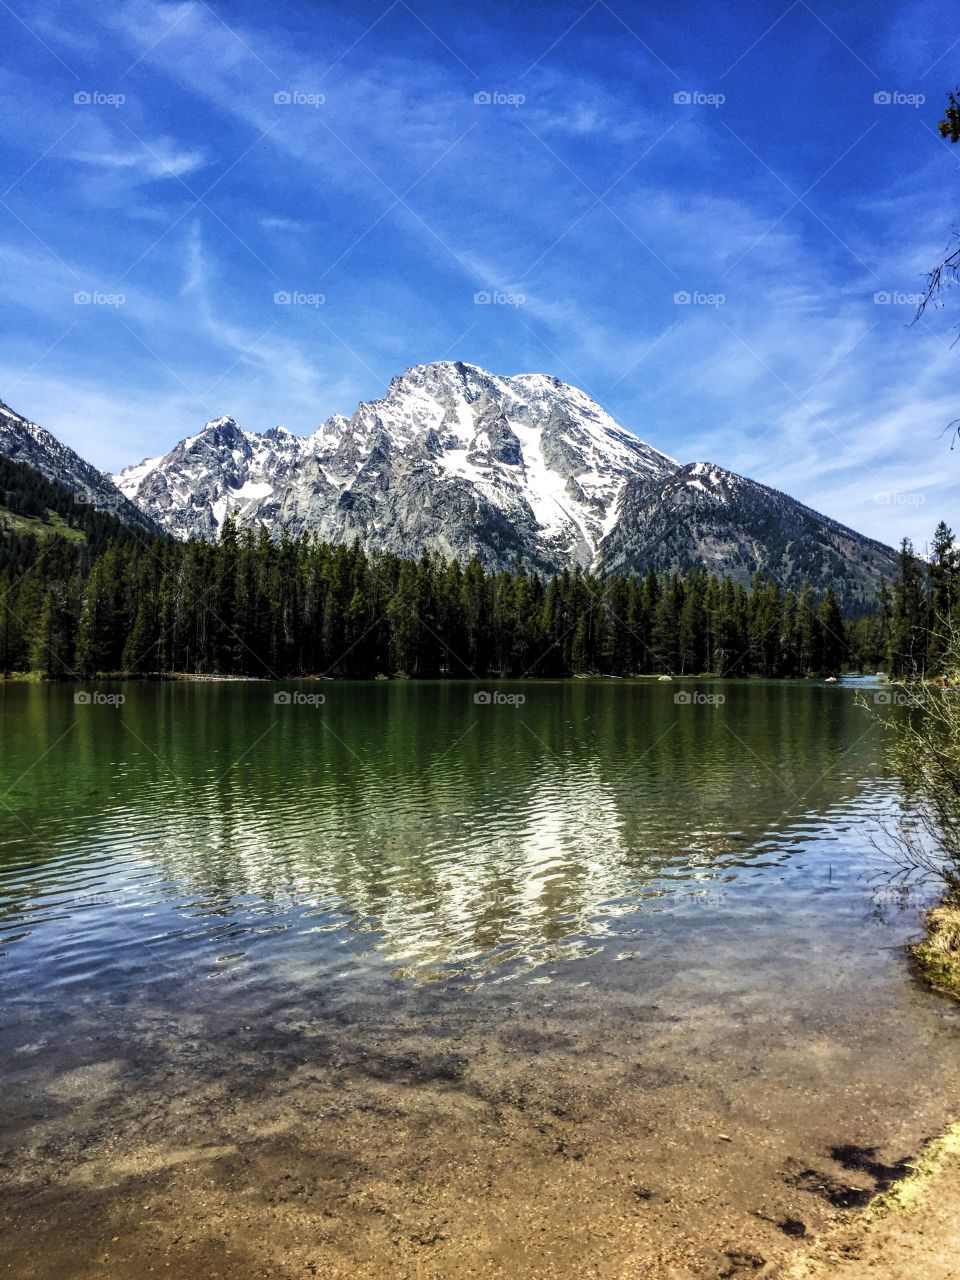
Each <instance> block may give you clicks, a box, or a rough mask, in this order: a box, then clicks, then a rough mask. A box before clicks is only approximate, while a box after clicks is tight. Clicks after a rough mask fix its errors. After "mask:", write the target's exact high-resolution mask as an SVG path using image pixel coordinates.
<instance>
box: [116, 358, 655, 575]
mask: <svg viewBox="0 0 960 1280" xmlns="http://www.w3.org/2000/svg"><path fill="white" fill-rule="evenodd" d="M676 467H677V463H676V462H675V461H674V460H673V459H672V458H668V457H666V455H664V454H662V453H659V452H657V450H656V449H653V448H651V447H650V446H649V445H647V444H644V443H643V442H642V441H641V440H638V439H637V437H636V436H634V435H631V434H630V433H629V432H628V431H625V430H624V429H623V428H622V427H620V426H618V425H617V423H616V422H614V421H613V419H612V418H611V417H610V416H609V415H608V414H607V413H605V412H604V411H603V410H602V409H601V408H600V407H599V405H597V404H595V403H594V402H593V401H592V400H591V399H590V398H589V397H588V396H586V395H584V393H583V392H582V391H578V390H577V389H576V388H575V387H571V386H568V385H567V384H566V383H563V382H560V381H559V380H558V379H556V378H548V377H544V376H543V375H540V374H521V375H520V376H518V377H514V378H500V377H496V376H495V375H493V374H490V373H486V372H485V371H484V370H483V369H478V368H476V367H475V366H473V365H466V364H460V363H447V362H443V363H438V364H428V365H419V366H417V367H416V368H414V369H409V370H408V371H407V372H406V373H405V374H404V375H403V376H402V377H400V378H394V380H393V381H392V382H391V384H390V389H389V391H388V392H387V394H386V395H385V396H384V397H383V398H382V399H380V400H374V401H371V402H370V403H366V404H361V405H359V406H358V408H357V411H356V413H354V415H353V417H351V418H344V417H340V416H336V417H333V418H331V419H330V420H329V421H328V422H326V423H324V424H323V426H321V427H320V428H319V430H317V431H316V432H315V433H314V434H313V435H312V436H308V437H306V438H303V437H297V436H294V435H291V434H290V432H288V431H286V430H285V429H284V428H282V427H276V428H274V429H273V430H272V431H268V432H267V433H266V434H265V435H255V434H253V433H252V432H247V431H243V430H242V429H241V428H240V427H238V426H237V424H236V422H234V420H233V419H232V418H218V419H217V420H216V421H214V422H210V423H208V424H207V426H206V427H205V428H204V430H203V431H202V432H200V434H199V435H196V436H190V437H189V438H188V439H186V440H183V441H181V442H180V444H178V445H177V446H176V448H175V449H173V450H172V451H171V452H170V453H168V454H167V455H166V456H165V457H162V458H152V459H148V460H147V461H145V462H142V463H140V464H139V466H136V467H128V468H127V469H126V470H125V471H123V472H121V474H120V475H119V476H117V477H115V479H116V481H117V484H118V485H119V487H120V489H121V490H122V491H123V492H124V493H125V494H126V495H127V496H128V497H129V498H131V499H132V500H133V501H135V502H136V503H138V504H139V505H140V506H141V507H142V508H143V510H144V511H147V512H149V513H150V515H152V516H153V517H154V518H155V519H156V520H158V521H159V522H160V523H161V524H162V525H163V526H164V528H166V529H169V530H170V532H172V533H174V534H176V535H177V536H178V537H184V538H186V537H205V538H209V537H215V536H216V533H217V530H218V529H219V527H220V525H221V524H222V522H223V520H224V518H225V517H226V515H227V514H233V515H235V516H236V518H237V519H238V521H239V522H240V523H241V524H253V523H258V522H260V521H263V522H264V523H265V524H266V525H267V526H268V527H269V528H271V529H277V528H281V527H282V528H285V529H287V530H288V531H290V532H292V533H299V532H301V531H303V530H311V531H314V532H316V533H318V534H319V535H320V536H321V537H322V538H326V539H330V540H333V541H340V540H342V539H352V538H354V537H359V538H360V540H361V542H363V543H364V544H366V545H368V546H379V547H385V548H387V549H389V550H391V551H394V552H396V553H397V554H400V555H413V556H416V555H419V554H420V552H421V551H422V550H423V548H424V546H428V547H431V548H434V549H436V550H439V551H442V552H443V553H444V554H445V555H448V556H459V557H461V558H469V556H471V555H473V554H474V553H476V554H477V555H479V557H480V559H481V560H482V561H483V562H484V563H485V564H486V565H488V566H495V565H501V564H512V563H513V560H514V558H515V557H516V555H517V554H521V555H522V556H523V557H524V560H525V561H526V562H527V563H528V564H529V565H531V566H532V567H535V568H538V569H542V570H544V571H554V570H556V569H558V568H561V567H563V566H564V565H571V566H572V565H573V564H580V565H583V566H584V567H588V566H590V565H592V564H594V563H595V562H596V559H597V554H598V550H599V547H600V543H601V542H602V540H603V538H604V537H605V536H606V534H607V533H609V531H610V529H611V528H612V526H613V524H614V522H615V521H616V519H617V510H618V504H619V499H620V495H621V494H622V492H623V491H624V489H625V487H626V485H627V483H628V481H630V480H640V479H649V478H651V477H659V478H666V477H667V476H669V475H670V474H672V472H673V471H674V470H675V469H676Z"/></svg>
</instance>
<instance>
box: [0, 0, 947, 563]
mask: <svg viewBox="0 0 960 1280" xmlns="http://www.w3.org/2000/svg"><path fill="white" fill-rule="evenodd" d="M0 30H2V33H3V40H2V54H0V57H2V60H3V68H4V74H3V79H2V82H0V113H2V128H0V137H2V162H0V193H2V195H0V298H2V315H3V322H2V324H3V342H2V346H0V398H2V399H3V400H5V401H6V402H7V403H9V404H10V405H11V406H12V407H13V408H14V409H16V410H17V411H19V412H21V413H23V414H25V415H27V416H28V417H31V418H33V419H35V420H36V421H38V422H40V423H42V424H43V425H44V426H46V427H48V428H49V429H50V430H52V431H53V432H54V433H55V434H56V435H58V436H59V437H60V438H61V439H63V440H64V441H66V442H67V443H69V444H70V445H72V446H73V447H74V448H75V449H77V450H78V451H79V452H80V453H81V454H83V455H84V456H85V457H87V458H89V459H90V460H91V461H92V462H94V463H96V464H97V465H98V466H101V467H104V468H106V469H116V468H119V467H120V466H122V465H125V464H127V463H130V462H136V461H139V460H140V459H141V458H142V457H144V456H147V455H151V454H156V453H160V452H163V451H165V450H166V449H168V448H170V447H171V446H172V445H173V444H174V443H175V442H176V441H177V440H178V439H179V438H181V437H182V436H184V435H186V434H191V433H193V432H195V431H196V430H197V429H198V428H199V427H200V425H202V423H203V422H204V421H206V420H207V419H209V418H213V417H216V416H219V415H220V414H223V413H229V414H232V415H233V416H234V417H236V418H237V420H238V421H239V422H240V423H241V424H242V425H243V426H245V427H248V428H250V429H252V430H258V431H262V430H266V429H267V428H268V427H270V426H273V425H274V424H276V423H278V422H281V423H283V424H284V425H286V426H288V427H289V428H290V429H291V430H294V431H298V432H301V433H307V432H309V431H311V430H313V429H314V428H315V427H316V426H317V425H318V424H319V423H320V422H321V421H323V420H324V419H325V418H326V417H327V416H328V415H329V414H330V413H332V412H346V413H349V412H351V411H352V409H353V408H354V407H355V405H356V403H357V401H358V400H360V399H369V398H371V397H375V396H377V395H379V394H382V393H383V391H384V390H385V388H386V386H387V383H388V382H389V379H390V378H391V377H392V376H393V375H395V374H397V373H399V372H401V371H402V370H403V369H404V368H406V367H408V366H410V365H412V364H417V363H421V362H424V361H427V360H435V359H441V358H446V359H463V360H467V361H470V362H473V363H476V364H480V365H483V366H484V367H486V368H489V369H492V370H494V371H495V372H497V373H504V374H509V373H519V372H529V371H542V372H548V373H551V374H555V375H556V376H558V377H561V378H564V379H565V380H567V381H569V382H573V383H575V384H576V385H579V386H581V387H583V388H584V389H585V390H586V391H588V392H589V393H590V394H591V395H593V396H594V397H595V398H596V399H598V400H599V401H601V403H602V404H603V405H604V406H605V407H606V408H607V409H609V410H610V412H612V413H613V414H614V416H615V417H616V418H617V419H618V420H619V421H620V422H622V423H623V424H624V426H626V427H628V428H629V429H631V430H633V431H635V432H637V434H638V435H640V436H641V437H643V438H644V439H646V440H648V441H650V442H651V443H652V444H654V445H656V446H657V447H658V448H660V449H663V450H664V451H665V452H667V453H670V454H672V455H674V456H675V457H678V458H680V459H681V460H683V461H692V460H694V459H707V460H710V461H713V462H718V463H720V464H722V465H724V466H728V467H730V468H732V469H733V470H736V471H740V472H742V473H744V474H746V475H749V476H752V477H754V478H755V479H758V480H762V481H764V482H766V483H769V484H772V485H774V486H776V487H777V488H780V489H783V490H785V491H787V492H789V493H791V494H792V495H793V496H795V497H798V498H800V499H801V500H803V501H805V502H808V503H809V504H810V505H812V506H814V507H816V508H818V509H820V510H822V511H825V512H827V513H828V514H830V515H832V516H834V517H836V518H838V519H841V520H844V521H845V522H847V523H849V524H852V525H853V526H854V527H856V528H859V529H861V530H863V531H864V532H866V533H870V534H872V535H874V536H876V537H880V538H883V539H884V540H886V541H889V542H895V541H897V540H898V539H899V538H900V537H901V536H902V535H903V534H909V535H911V536H912V537H914V538H915V539H916V541H917V542H918V544H921V545H922V544H923V542H924V541H925V540H926V539H927V537H928V535H929V532H930V531H931V530H932V527H933V525H934V524H935V523H936V521H937V520H938V519H939V518H940V517H941V516H945V517H946V518H948V519H950V518H951V516H952V515H953V516H956V513H957V511H958V497H960V457H958V454H957V453H956V452H954V453H951V452H950V451H949V442H948V439H947V437H946V436H943V435H941V432H942V431H943V429H944V427H945V426H946V424H947V423H948V422H949V421H950V420H951V419H952V418H954V417H956V416H957V415H958V412H960V407H958V403H957V401H958V396H957V388H958V376H957V375H958V370H960V347H956V348H954V347H952V343H953V340H954V338H955V336H956V330H955V326H956V325H957V324H958V323H960V295H957V298H956V305H948V306H947V308H946V309H942V310H938V311H933V312H930V313H929V314H928V315H927V316H926V317H925V318H924V320H923V321H922V322H921V323H920V324H917V325H915V326H913V327H909V321H910V319H911V317H912V315H913V310H914V308H913V307H912V306H911V305H910V302H909V300H908V299H909V298H910V297H912V296H913V295H915V294H916V293H917V292H918V291H919V289H920V288H921V287H922V283H923V274H924V271H925V269H926V268H927V267H928V266H929V265H930V264H931V263H932V262H933V261H934V260H935V259H936V257H937V255H938V254H939V253H941V251H942V250H943V249H944V247H945V245H946V243H947V240H948V238H949V236H950V233H951V231H952V229H953V228H954V227H955V226H956V225H957V216H956V214H957V192H958V187H960V172H958V166H960V147H955V148H952V149H951V148H950V146H949V145H948V144H947V143H944V142H942V141H941V140H940V139H939V137H938V135H937V131H936V123H937V120H938V119H939V117H940V115H941V114H942V110H941V108H942V105H943V103H944V101H945V94H946V90H947V89H948V88H955V87H956V85H957V82H958V81H960V38H958V32H957V30H956V23H955V9H954V7H953V6H952V5H950V4H947V3H939V2H938V3H917V4H903V3H884V2H883V0H880V2H878V3H874V4H872V5H870V6H864V5H861V4H853V3H827V2H826V0H816V3H815V4H809V3H807V2H806V0H796V2H794V3H790V0H754V2H753V3H739V4H734V3H723V2H721V3H717V4H713V5H678V4H676V3H675V2H671V0H662V2H659V0H657V2H654V3H648V4H644V5H639V4H636V3H633V4H628V3H625V2H624V0H617V2H616V3H611V4H608V3H606V0H595V2H593V3H591V2H590V0H583V2H582V3H573V4H568V3H563V2H561V3H556V2H555V0H554V2H550V3H547V2H544V3H517V2H514V3H509V2H504V0H501V3H498V4H494V3H491V2H489V0H481V2H480V3H475V4H472V5H464V4H462V3H461V4H449V3H439V2H436V0H429V2H428V0H416V3H415V4H414V3H407V0H395V2H394V3H386V0H378V2H377V3H367V2H366V0H353V3H351V4H350V5H348V6H347V5H342V4H341V5H335V4H326V3H311V4H305V3H300V4H285V3H275V4H271V5H269V6H266V5H262V4H248V3H246V0H234V3H231V4H229V5H226V4H216V3H204V2H203V0H198V2H196V3H189V2H188V3H184V4H156V3H145V2H142V0H132V2H131V3H125V4H123V5H93V4H89V3H87V4H73V3H69V2H63V3H49V0H48V2H46V3H30V2H29V0H12V3H10V4H7V3H6V2H5V0H4V3H2V5H0ZM951 46H952V47H951ZM877 95H880V100H879V101H878V100H877ZM478 96H479V100H478ZM885 99H892V100H885ZM918 99H925V101H918ZM78 294H79V295H89V296H90V297H91V298H92V299H93V300H92V301H90V302H79V303H78V302H76V301H75V296H76V295H78ZM278 294H279V295H281V296H283V295H289V296H290V297H291V299H292V300H291V301H289V302H277V301H275V298H276V296H277V295H278ZM478 294H481V295H487V296H489V297H491V298H492V299H493V300H492V301H488V302H478V301H476V295H478ZM678 295H680V299H681V300H679V301H678ZM878 295H879V300H878ZM683 298H688V299H689V300H688V301H683V300H682V299H683ZM321 299H322V301H321ZM884 299H887V300H884ZM948 302H949V303H952V302H953V299H949V300H948ZM957 523H960V520H958V521H957Z"/></svg>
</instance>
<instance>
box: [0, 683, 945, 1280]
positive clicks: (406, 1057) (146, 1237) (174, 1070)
mask: <svg viewBox="0 0 960 1280" xmlns="http://www.w3.org/2000/svg"><path fill="white" fill-rule="evenodd" d="M878 713H879V714H881V715H886V714H897V713H898V709H897V708H892V709H890V708H885V707H883V708H879V709H878ZM0 734H2V744H3V751H2V765H3V780H2V782H0V793H2V795H0V806H2V807H0V814H2V817H3V825H2V844H0V873H2V874H0V985H2V999H3V1019H2V1028H0V1085H2V1090H3V1098H4V1105H3V1112H4V1117H5V1119H4V1125H3V1135H2V1138H0V1266H3V1267H4V1268H10V1270H9V1271H8V1274H22V1275H27V1274H30V1275H31V1276H37V1277H46V1276H50V1277H53V1276H57V1277H62V1276H64V1275H68V1274H69V1275H70V1276H82V1277H86V1276H90V1277H93V1276H102V1275H104V1274H108V1273H111V1274H122V1275H124V1276H125V1277H139V1276H141V1275H144V1276H146V1275H148V1274H150V1273H151V1272H156V1271H162V1270H166V1271H167V1274H172V1275H178V1274H183V1275H213V1274H217V1275H219V1276H221V1277H227V1276H231V1277H232V1276H237V1277H248V1276H252V1275H261V1274H263V1275H270V1276H271V1277H273V1276H281V1277H286V1276H290V1277H303V1276H304V1275H311V1274H314V1275H322V1276H324V1277H339V1276H344V1277H345V1276H363V1277H366V1276H370V1277H373V1276H383V1275H385V1274H389V1275H392V1276H411V1277H412V1276H418V1277H419V1276H434V1275H436V1276H447V1275H450V1276H453V1275H464V1274H470V1275H474V1276H498V1275H510V1276H513V1277H518V1276H530V1277H533V1276H537V1277H543V1276H574V1275H576V1276H582V1275H584V1274H596V1275H603V1276H659V1275H664V1276H666V1275H670V1274H673V1275H690V1276H714V1275H720V1274H727V1275H740V1274H743V1275H747V1274H752V1273H754V1272H755V1271H756V1269H757V1268H759V1267H760V1266H761V1265H762V1261H771V1260H772V1261H777V1260H779V1259H780V1258H782V1257H784V1256H787V1255H788V1254H789V1253H790V1251H791V1250H793V1249H796V1248H797V1247H798V1246H799V1245H802V1243H803V1233H804V1232H807V1233H812V1232H816V1231H817V1230H818V1229H819V1228H820V1227H822V1226H823V1224H824V1223H825V1222H826V1221H827V1219H828V1217H829V1216H830V1215H831V1214H832V1213H834V1212H835V1211H836V1210H837V1208H845V1207H851V1206H856V1205H857V1204H859V1203H862V1202H863V1201H865V1200H866V1199H867V1198H868V1196H869V1194H871V1193H872V1192H873V1191H874V1190H876V1188H877V1187H878V1186H882V1185H883V1184H884V1182H885V1181H887V1180H889V1178H892V1177H894V1176H895V1174H896V1172H897V1162H898V1161H900V1160H902V1159H903V1158H905V1157H909V1156H910V1155H912V1154H915V1153H916V1152H917V1151H918V1149H919V1148H920V1146H921V1144H922V1142H923V1141H924V1140H925V1139H926V1138H929V1137H931V1136H933V1135H934V1134H935V1133H936V1132H937V1131H938V1129H940V1128H941V1127H942V1126H943V1125H944V1124H945V1123H946V1122H947V1121H948V1120H949V1119H952V1118H955V1110H954V1107H953V1099H954V1098H955V1097H956V1087H957V1084H958V1071H957V1063H958V1054H957V1050H958V1047H960V1040H958V1032H960V1020H958V1014H957V1011H956V1010H955V1008H954V1006H953V1005H951V1004H950V1003H949V1002H947V1001H944V1000H941V999H940V998H938V997H936V996H935V995H932V994H931V993H929V992H928V991H927V990H925V989H924V988H923V987H922V986H921V985H919V984H918V983H917V981H916V980H915V978H914V976H913V975H912V973H911V970H910V967H909V965H908V963H907V961H906V959H905V956H904V954H903V951H902V945H903V943H904V941H905V940H907V939H908V938H909V937H911V936H916V934H917V931H918V926H919V922H920V915H921V910H922V907H923V905H924V902H925V901H928V900H929V899H930V897H931V896H932V895H931V894H928V895H927V897H926V898H924V896H923V894H922V893H920V892H919V891H915V890H911V891H909V892H904V893H900V892H898V891H896V890H895V889H894V888H893V887H892V885H891V882H890V874H891V864H890V863H889V861H888V859H887V858H886V857H885V856H884V853H883V849H882V846H883V843H884V834H883V833H884V828H885V827H886V826H888V825H889V823H890V821H891V819H892V815H894V814H895V813H896V810H897V803H898V796H897V789H896V785H895V782H894V780H893V779H891V778H890V777H889V776H888V775H887V773H886V771H885V769H884V766H883V761H882V733H881V731H880V730H879V728H878V726H877V724H876V722H875V721H874V719H873V717H872V716H871V714H869V713H868V712H867V711H865V710H864V709H863V707H862V706H860V705H859V703H858V700H857V697H856V694H855V691H854V689H852V688H850V687H848V686H845V685H842V684H838V685H830V686H827V685H823V684H819V683H815V682H809V681H808V682H783V683H772V682H770V683H764V682H745V681H744V682H735V681H729V682H720V681H717V682H708V681H703V682H700V683H696V682H682V683H681V682H675V683H672V684H671V683H660V682H656V681H637V682H632V681H624V680H572V681H567V682H560V681H558V682H550V681H532V680H527V681H523V682H513V683H511V682H492V683H488V684H483V685H479V684H474V683H455V682H432V683H428V682H424V683H415V682H410V683H405V682H370V683H348V682H343V683H339V682H328V681H324V682H317V681H309V682H299V683H298V682H287V683H283V684H274V683H266V682H264V683H261V682H224V683H216V682H182V683H148V682H128V683H123V684H97V685H93V684H91V685H86V686H82V687H81V686H73V685H50V684H48V685H42V684H6V685H0ZM878 846H880V847H878ZM865 1151H866V1152H869V1153H870V1154H869V1155H864V1152H865ZM758 1260H762V1261H758Z"/></svg>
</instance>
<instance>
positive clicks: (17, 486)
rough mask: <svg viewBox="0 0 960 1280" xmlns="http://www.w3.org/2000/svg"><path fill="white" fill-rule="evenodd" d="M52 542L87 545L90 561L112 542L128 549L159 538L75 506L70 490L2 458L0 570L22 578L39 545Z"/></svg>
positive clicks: (87, 507) (91, 508) (102, 513)
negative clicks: (9, 571)
mask: <svg viewBox="0 0 960 1280" xmlns="http://www.w3.org/2000/svg"><path fill="white" fill-rule="evenodd" d="M53 537H60V538H63V539H65V540H66V541H67V542H73V543H82V544H85V545H86V547H87V549H88V550H89V553H90V556H91V558H94V557H96V556H99V555H100V554H101V553H102V552H103V551H104V550H105V548H106V546H107V543H108V542H109V541H110V540H111V539H113V540H115V541H119V542H120V543H123V542H125V541H128V542H131V543H132V542H142V541H143V540H144V539H145V538H147V539H151V538H153V539H156V538H160V537H162V535H159V534H148V533H146V532H145V531H143V530H136V531H135V530H134V529H132V528H131V527H130V526H129V525H127V524H125V523H124V522H123V521H122V520H121V519H120V518H119V517H118V516H115V515H111V514H109V513H108V512H106V511H100V510H98V509H97V508H96V507H94V506H90V505H87V504H84V503H78V502H77V500H76V494H75V492H74V491H73V490H72V489H68V488H67V487H66V485H63V484H59V483H58V482H57V481H55V480H48V479H47V477H46V476H44V475H41V473H40V472H39V471H36V470H35V469H34V468H33V467H31V466H29V465H28V464H27V463H26V462H14V461H11V459H9V458H4V457H2V456H0V570H2V569H7V568H12V569H14V570H15V571H20V572H22V571H23V569H25V568H27V567H29V565H30V564H32V563H33V561H34V559H35V557H36V555H37V550H38V546H39V544H41V543H42V542H43V541H44V540H46V539H48V538H53Z"/></svg>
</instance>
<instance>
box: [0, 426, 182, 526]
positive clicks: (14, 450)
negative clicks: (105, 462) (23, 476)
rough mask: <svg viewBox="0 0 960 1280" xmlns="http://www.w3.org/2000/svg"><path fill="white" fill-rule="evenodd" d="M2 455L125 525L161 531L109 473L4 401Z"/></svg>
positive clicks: (0, 448) (0, 450)
mask: <svg viewBox="0 0 960 1280" xmlns="http://www.w3.org/2000/svg"><path fill="white" fill-rule="evenodd" d="M0 457H4V458H10V459H11V460H12V461H14V462H24V463H26V464H27V466H29V467H32V468H33V469H34V470H35V471H39V472H40V474H41V475H43V476H45V477H46V478H47V479H48V480H52V481H53V482H54V483H56V484H62V485H63V486H64V487H65V488H67V489H69V490H70V491H71V492H72V493H73V496H74V501H75V502H76V503H77V504H78V505H86V506H91V507H94V508H95V509H96V510H98V511H105V512H109V513H110V514H111V515H115V516H117V517H119V519H121V520H123V522H124V523H125V524H129V525H132V526H134V527H135V528H140V529H143V530H144V532H148V533H157V532H158V529H157V525H156V524H155V523H154V521H153V519H152V517H151V516H150V515H149V514H148V513H147V512H145V511H143V510H142V508H140V507H138V506H136V505H135V504H134V503H132V502H131V501H130V500H129V499H128V498H127V497H126V496H125V495H124V494H122V493H121V492H120V490H119V489H118V488H117V486H116V485H115V484H114V483H113V481H112V480H111V479H110V477H109V476H105V475H104V474H103V472H102V471H98V470H97V469H96V467H92V466H91V465H90V463H89V462H84V460H83V459H82V458H81V457H80V455H79V454H77V453H74V451H73V450H72V449H68V448H67V446H66V445H65V444H61V443H60V441H59V440H57V439H56V437H55V436H52V435H51V434H50V432H49V431H45V430H44V429H43V427H38V426H37V424H36V423H35V422H28V421H27V419H26V418H22V417H21V416H20V415H19V414H18V413H14V411H13V410H12V409H10V408H8V407H7V405H5V404H3V403H2V401H0Z"/></svg>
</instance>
